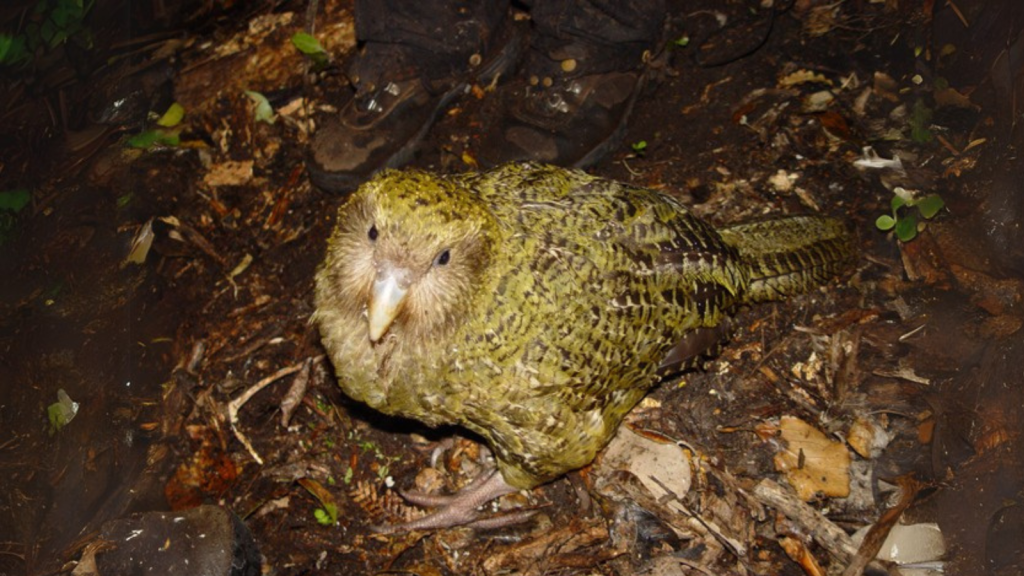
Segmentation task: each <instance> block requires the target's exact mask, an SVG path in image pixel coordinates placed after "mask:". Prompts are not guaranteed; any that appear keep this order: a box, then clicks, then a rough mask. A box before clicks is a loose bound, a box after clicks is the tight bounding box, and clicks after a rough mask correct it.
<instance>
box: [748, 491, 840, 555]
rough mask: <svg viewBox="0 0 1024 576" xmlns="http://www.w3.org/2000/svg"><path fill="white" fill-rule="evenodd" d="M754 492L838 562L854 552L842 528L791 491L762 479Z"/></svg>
mask: <svg viewBox="0 0 1024 576" xmlns="http://www.w3.org/2000/svg"><path fill="white" fill-rule="evenodd" d="M754 496H756V497H757V498H758V499H759V500H761V502H763V503H764V504H765V505H766V506H770V507H772V508H775V509H776V510H778V511H779V513H781V514H782V515H783V516H785V517H786V518H788V519H789V520H790V521H792V522H793V523H795V524H796V525H798V526H800V527H801V528H802V529H803V533H804V534H810V535H811V537H812V538H814V540H815V541H816V542H817V543H818V544H821V547H822V548H824V549H825V550H828V553H829V554H831V555H832V556H833V557H835V558H836V560H837V561H838V562H840V563H845V562H847V561H849V559H850V558H852V557H853V556H854V555H856V554H857V545H856V544H854V542H853V540H852V539H850V537H849V536H848V535H847V534H846V532H844V531H843V529H842V528H840V527H839V526H836V525H835V524H833V523H832V521H830V520H829V519H828V518H826V517H825V516H824V515H823V514H822V513H821V512H818V511H817V510H815V509H814V508H812V507H811V506H810V505H808V504H805V503H804V502H801V501H800V500H799V499H797V498H794V497H793V495H792V494H791V493H790V491H788V490H786V489H785V488H783V487H782V485H780V484H778V483H776V482H775V481H773V480H770V479H768V478H765V479H764V480H761V481H760V482H759V483H758V484H757V486H755V487H754Z"/></svg>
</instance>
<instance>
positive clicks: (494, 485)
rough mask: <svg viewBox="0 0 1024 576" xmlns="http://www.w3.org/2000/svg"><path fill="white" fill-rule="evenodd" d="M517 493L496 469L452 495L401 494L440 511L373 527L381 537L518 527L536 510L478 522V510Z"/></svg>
mask: <svg viewBox="0 0 1024 576" xmlns="http://www.w3.org/2000/svg"><path fill="white" fill-rule="evenodd" d="M515 491H516V489H515V488H513V487H512V486H509V485H508V484H507V483H505V479H504V478H502V477H501V473H500V472H498V470H497V469H492V470H486V471H484V472H483V473H481V474H480V475H479V476H477V477H476V478H475V479H474V480H473V481H472V482H470V484H469V485H468V486H466V487H465V488H463V489H462V490H459V491H458V492H457V493H455V494H451V495H435V494H424V493H422V492H413V491H410V492H405V491H403V492H402V497H403V498H405V499H406V500H408V501H409V502H412V503H413V504H416V505H418V506H423V507H427V508H434V507H440V510H437V511H435V512H431V513H430V514H428V515H426V516H424V517H423V518H419V519H417V520H413V521H411V522H406V523H404V524H395V525H391V526H376V527H374V531H376V532H378V533H381V534H394V533H396V532H409V531H412V530H437V529H440V528H451V527H453V526H466V527H469V528H499V527H502V526H509V525H511V524H517V523H519V522H522V521H524V520H526V519H527V518H529V517H531V516H533V515H534V513H536V511H535V510H524V511H519V512H512V513H510V514H504V515H501V516H492V517H486V518H480V511H479V510H478V508H480V507H481V506H483V505H484V504H487V503H488V502H490V501H491V500H494V499H496V498H500V497H502V496H504V495H506V494H511V493H513V492H515Z"/></svg>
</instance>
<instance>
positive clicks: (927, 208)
mask: <svg viewBox="0 0 1024 576" xmlns="http://www.w3.org/2000/svg"><path fill="white" fill-rule="evenodd" d="M890 206H891V207H892V214H891V215H889V214H882V215H881V216H879V217H878V219H877V220H875V226H877V227H878V229H879V230H881V231H882V232H888V231H890V230H892V231H893V232H895V234H896V237H897V238H899V239H900V241H901V242H910V241H911V240H913V239H914V238H915V237H917V233H918V232H920V231H921V230H924V227H925V222H924V221H925V220H931V219H932V218H934V217H935V215H936V214H938V213H939V211H940V210H942V209H943V208H944V207H945V206H946V203H945V202H944V201H943V200H942V197H940V196H939V195H938V194H929V195H927V196H922V197H920V198H918V197H916V196H915V195H914V194H912V193H911V192H909V191H907V190H904V189H903V188H900V187H897V188H895V189H894V190H893V197H892V202H890ZM918 216H920V217H921V218H922V220H919V219H918Z"/></svg>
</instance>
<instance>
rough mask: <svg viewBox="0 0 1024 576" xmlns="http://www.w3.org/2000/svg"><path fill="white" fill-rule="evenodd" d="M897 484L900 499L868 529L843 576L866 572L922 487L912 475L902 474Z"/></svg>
mask: <svg viewBox="0 0 1024 576" xmlns="http://www.w3.org/2000/svg"><path fill="white" fill-rule="evenodd" d="M897 484H898V485H899V487H900V501H899V502H898V503H897V504H896V505H895V506H893V507H892V508H889V509H888V510H886V511H885V513H884V514H882V516H881V518H879V519H878V521H877V522H875V523H874V524H873V525H872V526H871V528H869V529H868V531H867V534H865V535H864V542H862V543H861V545H860V549H858V550H857V554H856V555H854V557H853V559H852V560H851V561H850V563H849V564H848V565H847V566H846V570H845V571H843V576H858V575H859V574H861V573H863V572H864V568H865V567H867V565H868V564H869V563H870V562H871V561H872V560H873V559H874V558H875V556H877V555H878V551H879V550H880V549H881V548H882V544H883V542H885V539H886V537H887V536H888V534H889V531H890V530H891V529H892V527H893V526H894V525H895V524H896V521H897V520H899V518H900V516H901V515H902V514H903V511H904V510H906V509H907V508H908V507H910V505H911V504H912V503H913V502H914V499H915V498H917V492H918V491H919V490H920V489H921V487H922V484H921V483H920V482H918V481H917V480H914V478H913V476H911V475H906V476H900V477H899V478H898V479H897Z"/></svg>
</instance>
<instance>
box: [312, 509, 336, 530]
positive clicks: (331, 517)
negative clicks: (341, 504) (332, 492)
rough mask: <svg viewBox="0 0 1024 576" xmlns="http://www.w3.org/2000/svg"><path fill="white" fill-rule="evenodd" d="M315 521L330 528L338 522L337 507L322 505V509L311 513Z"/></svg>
mask: <svg viewBox="0 0 1024 576" xmlns="http://www.w3.org/2000/svg"><path fill="white" fill-rule="evenodd" d="M313 516H314V517H316V521H317V522H319V523H320V524H322V525H324V526H331V525H333V524H335V523H336V522H337V521H338V507H337V506H336V505H334V504H324V507H323V508H317V509H316V510H314V511H313Z"/></svg>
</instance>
